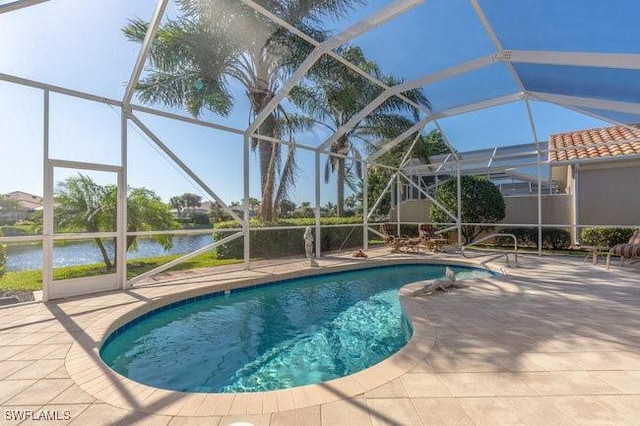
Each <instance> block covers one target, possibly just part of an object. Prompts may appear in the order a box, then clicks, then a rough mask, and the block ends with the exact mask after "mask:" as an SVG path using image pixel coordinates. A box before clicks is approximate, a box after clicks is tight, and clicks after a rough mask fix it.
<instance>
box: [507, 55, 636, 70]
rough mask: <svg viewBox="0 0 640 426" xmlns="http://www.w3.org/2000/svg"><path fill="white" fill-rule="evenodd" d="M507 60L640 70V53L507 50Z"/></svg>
mask: <svg viewBox="0 0 640 426" xmlns="http://www.w3.org/2000/svg"><path fill="white" fill-rule="evenodd" d="M507 52H508V55H507V58H508V61H509V62H520V63H530V64H544V65H568V66H576V67H596V68H621V69H631V70H640V54H628V53H591V52H554V51H544V50H509V51H507Z"/></svg>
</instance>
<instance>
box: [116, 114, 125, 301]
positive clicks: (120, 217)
mask: <svg viewBox="0 0 640 426" xmlns="http://www.w3.org/2000/svg"><path fill="white" fill-rule="evenodd" d="M127 144H128V141H127V114H126V111H125V109H124V108H122V109H121V110H120V165H121V166H122V169H121V170H120V171H119V172H118V204H117V209H116V214H117V221H116V223H117V225H116V232H117V233H118V237H117V238H116V253H117V255H116V259H115V261H116V282H117V283H118V287H120V288H121V289H122V290H126V289H127V288H128V283H127V164H128V162H127Z"/></svg>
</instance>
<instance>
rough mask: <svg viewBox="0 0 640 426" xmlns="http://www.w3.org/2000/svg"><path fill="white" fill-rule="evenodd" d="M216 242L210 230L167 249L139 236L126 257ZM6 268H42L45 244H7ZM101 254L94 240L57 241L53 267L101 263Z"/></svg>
mask: <svg viewBox="0 0 640 426" xmlns="http://www.w3.org/2000/svg"><path fill="white" fill-rule="evenodd" d="M212 242H213V235H212V234H211V233H208V234H203V235H179V236H174V237H173V247H171V248H170V249H169V250H164V249H163V248H162V246H161V245H160V244H158V243H157V242H156V241H155V240H153V239H151V238H139V239H138V250H135V251H134V250H129V252H128V253H127V259H139V258H142V257H153V256H164V255H168V254H184V253H189V252H192V251H194V250H197V249H199V248H202V247H204V246H206V245H208V244H211V243H212ZM105 247H106V248H107V252H108V253H109V257H110V258H111V259H113V240H111V239H109V240H106V241H105ZM7 254H8V257H7V270H9V271H25V270H30V269H42V245H41V244H40V243H35V244H10V245H8V246H7ZM102 262H103V260H102V255H101V254H100V250H99V249H98V246H96V245H95V243H94V242H93V240H80V241H67V242H64V243H63V244H60V243H56V244H55V245H54V248H53V266H54V268H59V267H62V266H73V265H87V264H91V263H102Z"/></svg>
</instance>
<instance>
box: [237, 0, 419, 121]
mask: <svg viewBox="0 0 640 426" xmlns="http://www.w3.org/2000/svg"><path fill="white" fill-rule="evenodd" d="M423 1H424V0H398V1H396V2H394V3H392V4H391V5H390V6H387V7H385V8H384V9H382V10H380V11H378V12H376V13H374V14H373V15H371V16H370V17H368V18H366V19H364V20H363V21H360V22H358V23H356V24H354V25H352V26H351V27H349V28H347V29H346V30H344V31H342V32H340V33H338V34H336V35H334V36H332V37H329V38H328V39H327V40H326V41H324V42H322V43H320V44H318V45H316V48H315V49H314V50H313V51H312V52H311V54H310V55H309V56H307V58H305V60H304V61H303V63H302V64H301V65H300V67H298V69H297V70H296V71H295V72H294V73H293V74H292V75H291V77H290V78H289V79H288V80H287V82H286V83H285V84H284V85H283V86H282V87H281V88H280V90H278V92H277V93H276V95H275V96H274V98H273V99H271V101H269V103H268V104H267V105H266V106H265V108H263V109H262V111H261V112H260V114H259V115H258V116H257V117H256V119H255V120H254V121H253V123H251V125H250V126H249V128H248V129H247V134H251V133H254V132H255V131H256V130H257V129H258V127H259V126H260V124H262V122H263V121H264V120H265V119H266V118H267V117H268V116H269V114H271V113H272V112H273V110H274V109H275V108H276V107H277V106H278V104H280V102H281V101H282V100H283V99H284V98H285V97H286V96H287V95H288V94H289V91H290V90H291V89H292V88H293V87H294V86H295V85H296V84H297V83H298V81H300V80H302V78H303V77H304V76H305V74H306V73H307V72H308V71H309V69H310V68H311V67H312V66H313V64H315V63H316V61H317V60H318V59H319V58H320V57H321V56H322V55H323V54H324V53H326V52H329V51H332V50H333V49H335V48H336V47H339V46H341V45H343V44H344V43H346V42H347V41H349V40H351V39H353V38H355V37H357V36H359V35H361V34H364V33H366V32H367V31H370V30H371V29H373V28H375V27H377V26H379V25H381V24H383V23H384V22H386V21H388V20H390V19H393V18H395V17H396V16H398V15H400V14H402V13H404V12H406V11H407V10H409V9H411V8H413V7H414V6H416V5H418V4H420V3H422V2H423ZM243 3H244V4H246V5H247V6H249V7H251V8H252V9H254V10H255V11H256V12H258V13H261V14H264V10H261V9H260V8H258V6H257V5H256V4H255V3H253V2H252V1H243ZM268 17H269V18H270V19H272V17H271V16H268ZM274 22H275V21H274ZM276 23H279V24H280V25H281V24H282V23H281V22H276ZM307 41H308V40H307Z"/></svg>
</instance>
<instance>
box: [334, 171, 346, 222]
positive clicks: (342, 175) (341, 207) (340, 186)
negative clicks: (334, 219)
mask: <svg viewBox="0 0 640 426" xmlns="http://www.w3.org/2000/svg"><path fill="white" fill-rule="evenodd" d="M345 172H346V160H345V159H344V158H339V159H338V178H337V182H336V184H337V185H336V186H337V187H338V216H339V217H341V216H344V181H345Z"/></svg>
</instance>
